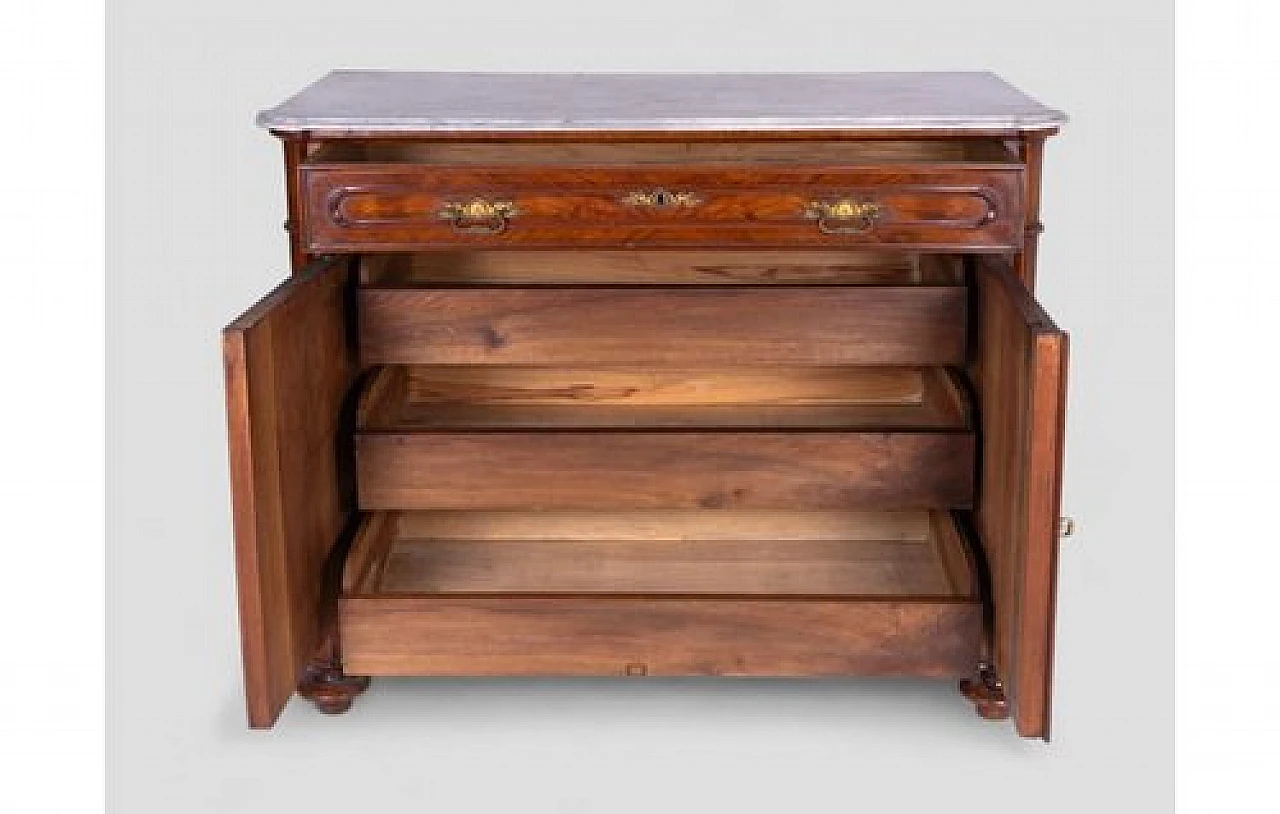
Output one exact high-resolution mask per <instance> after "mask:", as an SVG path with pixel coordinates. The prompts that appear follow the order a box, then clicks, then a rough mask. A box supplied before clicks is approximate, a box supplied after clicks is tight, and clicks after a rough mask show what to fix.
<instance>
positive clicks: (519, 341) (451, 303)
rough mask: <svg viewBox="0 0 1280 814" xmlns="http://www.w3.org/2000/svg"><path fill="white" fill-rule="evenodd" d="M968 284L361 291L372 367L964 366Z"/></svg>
mask: <svg viewBox="0 0 1280 814" xmlns="http://www.w3.org/2000/svg"><path fill="white" fill-rule="evenodd" d="M965 307H966V306H965V291H964V289H963V288H961V287H958V286H956V287H951V286H938V287H932V286H931V287H909V286H908V287H896V286H886V287H880V286H876V287H865V288H864V287H836V286H829V287H828V286H809V287H794V288H793V287H787V288H766V287H734V288H719V287H717V288H692V287H688V286H686V287H679V288H653V289H631V288H600V289H583V288H564V289H559V288H557V289H545V288H502V289H438V290H420V289H392V290H386V289H373V288H364V289H361V291H360V348H361V357H362V359H363V360H364V362H365V364H539V365H557V364H588V365H589V364H643V365H662V364H677V365H678V364H697V365H717V364H720V365H724V364H746V365H767V364H810V365H833V364H879V365H892V364H896V365H947V364H962V363H963V362H964V356H965Z"/></svg>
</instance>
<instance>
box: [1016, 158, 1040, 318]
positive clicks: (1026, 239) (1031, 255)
mask: <svg viewBox="0 0 1280 814" xmlns="http://www.w3.org/2000/svg"><path fill="white" fill-rule="evenodd" d="M1046 138H1048V136H1047V134H1043V133H1027V134H1025V135H1024V136H1022V138H1021V139H1019V141H1018V154H1019V157H1020V158H1021V159H1022V161H1023V164H1024V165H1025V166H1026V174H1025V176H1024V181H1025V184H1026V188H1025V191H1024V194H1023V198H1024V203H1023V209H1024V211H1025V212H1026V216H1025V217H1024V219H1023V220H1024V222H1025V227H1024V229H1025V232H1024V235H1023V239H1022V251H1021V252H1019V253H1018V254H1016V255H1014V257H1013V272H1014V275H1016V276H1017V278H1018V279H1019V280H1021V281H1022V284H1023V285H1024V286H1026V288H1027V290H1028V291H1030V292H1031V293H1033V294H1034V293H1035V290H1036V254H1037V251H1038V249H1039V246H1040V233H1041V232H1043V231H1044V224H1043V223H1041V222H1040V185H1041V178H1042V177H1043V171H1042V170H1043V164H1044V143H1045V139H1046Z"/></svg>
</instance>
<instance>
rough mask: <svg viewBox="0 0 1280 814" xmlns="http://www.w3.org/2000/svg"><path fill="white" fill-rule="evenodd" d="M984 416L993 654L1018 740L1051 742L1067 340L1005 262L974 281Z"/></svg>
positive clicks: (980, 515)
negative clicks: (1051, 699) (1047, 740)
mask: <svg viewBox="0 0 1280 814" xmlns="http://www.w3.org/2000/svg"><path fill="white" fill-rule="evenodd" d="M974 288H975V300H976V303H975V305H976V308H975V311H976V318H977V322H976V324H977V325H978V329H977V354H976V359H975V363H974V369H973V371H972V374H973V381H974V383H975V386H976V388H977V390H978V398H979V405H980V407H979V409H980V413H981V438H982V455H981V463H980V469H981V471H980V473H979V485H978V501H977V504H978V510H977V512H976V520H977V525H978V532H979V534H980V536H981V539H982V541H983V546H984V548H985V550H986V555H987V561H988V564H989V567H990V570H991V588H992V595H993V602H994V607H995V613H994V619H993V623H994V631H993V652H992V657H993V659H994V661H995V664H996V668H997V670H998V671H999V674H1000V676H1001V678H1002V679H1003V681H1004V685H1005V693H1006V695H1007V696H1008V698H1009V701H1010V704H1011V707H1012V711H1013V717H1014V721H1015V723H1016V725H1017V728H1018V733H1019V734H1021V735H1022V736H1024V737H1030V736H1039V737H1042V738H1046V739H1047V738H1048V735H1049V718H1050V696H1051V686H1052V675H1053V628H1054V604H1055V593H1056V587H1057V553H1058V541H1057V527H1058V514H1059V496H1060V492H1061V477H1062V435H1063V426H1064V419H1065V398H1066V375H1067V335H1066V334H1065V333H1064V332H1062V331H1060V330H1059V329H1058V328H1057V326H1056V325H1054V323H1053V321H1052V320H1051V319H1050V318H1049V316H1048V315H1047V314H1046V313H1045V312H1044V310H1043V309H1042V308H1041V307H1040V305H1039V304H1038V303H1037V302H1036V301H1035V299H1034V298H1033V297H1032V296H1031V294H1030V293H1029V292H1028V291H1027V289H1026V288H1025V287H1024V286H1023V285H1022V283H1021V282H1019V281H1018V279H1017V278H1016V277H1015V276H1014V274H1013V272H1012V270H1011V269H1010V268H1009V266H1008V264H1007V263H1006V262H1004V261H1003V260H998V259H994V258H993V259H987V260H983V261H981V262H979V264H978V266H977V268H976V269H975V273H974Z"/></svg>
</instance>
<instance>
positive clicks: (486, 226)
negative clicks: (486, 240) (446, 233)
mask: <svg viewBox="0 0 1280 814" xmlns="http://www.w3.org/2000/svg"><path fill="white" fill-rule="evenodd" d="M518 214H519V210H518V209H516V205H515V203H513V202H512V201H490V200H488V199H487V198H472V199H471V200H469V201H448V202H446V203H445V204H444V205H443V206H441V207H440V211H439V212H437V213H436V215H437V217H439V218H440V219H441V220H447V221H450V222H451V223H452V224H453V228H454V229H457V230H458V231H459V232H466V233H468V234H477V235H496V234H500V233H502V232H505V231H506V229H507V223H508V222H509V221H510V220H511V219H512V218H514V217H515V216H516V215H518Z"/></svg>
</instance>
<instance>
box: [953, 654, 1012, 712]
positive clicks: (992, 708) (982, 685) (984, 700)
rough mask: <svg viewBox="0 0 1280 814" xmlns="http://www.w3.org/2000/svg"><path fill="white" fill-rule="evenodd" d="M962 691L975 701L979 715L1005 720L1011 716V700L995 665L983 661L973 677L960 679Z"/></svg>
mask: <svg viewBox="0 0 1280 814" xmlns="http://www.w3.org/2000/svg"><path fill="white" fill-rule="evenodd" d="M960 693H961V694H962V695H964V697H965V698H968V699H969V700H970V701H971V702H973V709H974V711H975V712H977V713H978V715H979V717H982V718H985V719H986V720H988V721H1003V720H1005V719H1006V718H1008V717H1009V700H1008V699H1007V698H1005V695H1004V685H1003V684H1002V683H1000V676H998V675H996V670H995V667H993V666H992V665H990V664H988V663H986V662H983V663H982V664H979V665H978V667H977V669H976V670H975V671H974V675H973V677H972V678H966V679H962V680H961V681H960Z"/></svg>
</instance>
